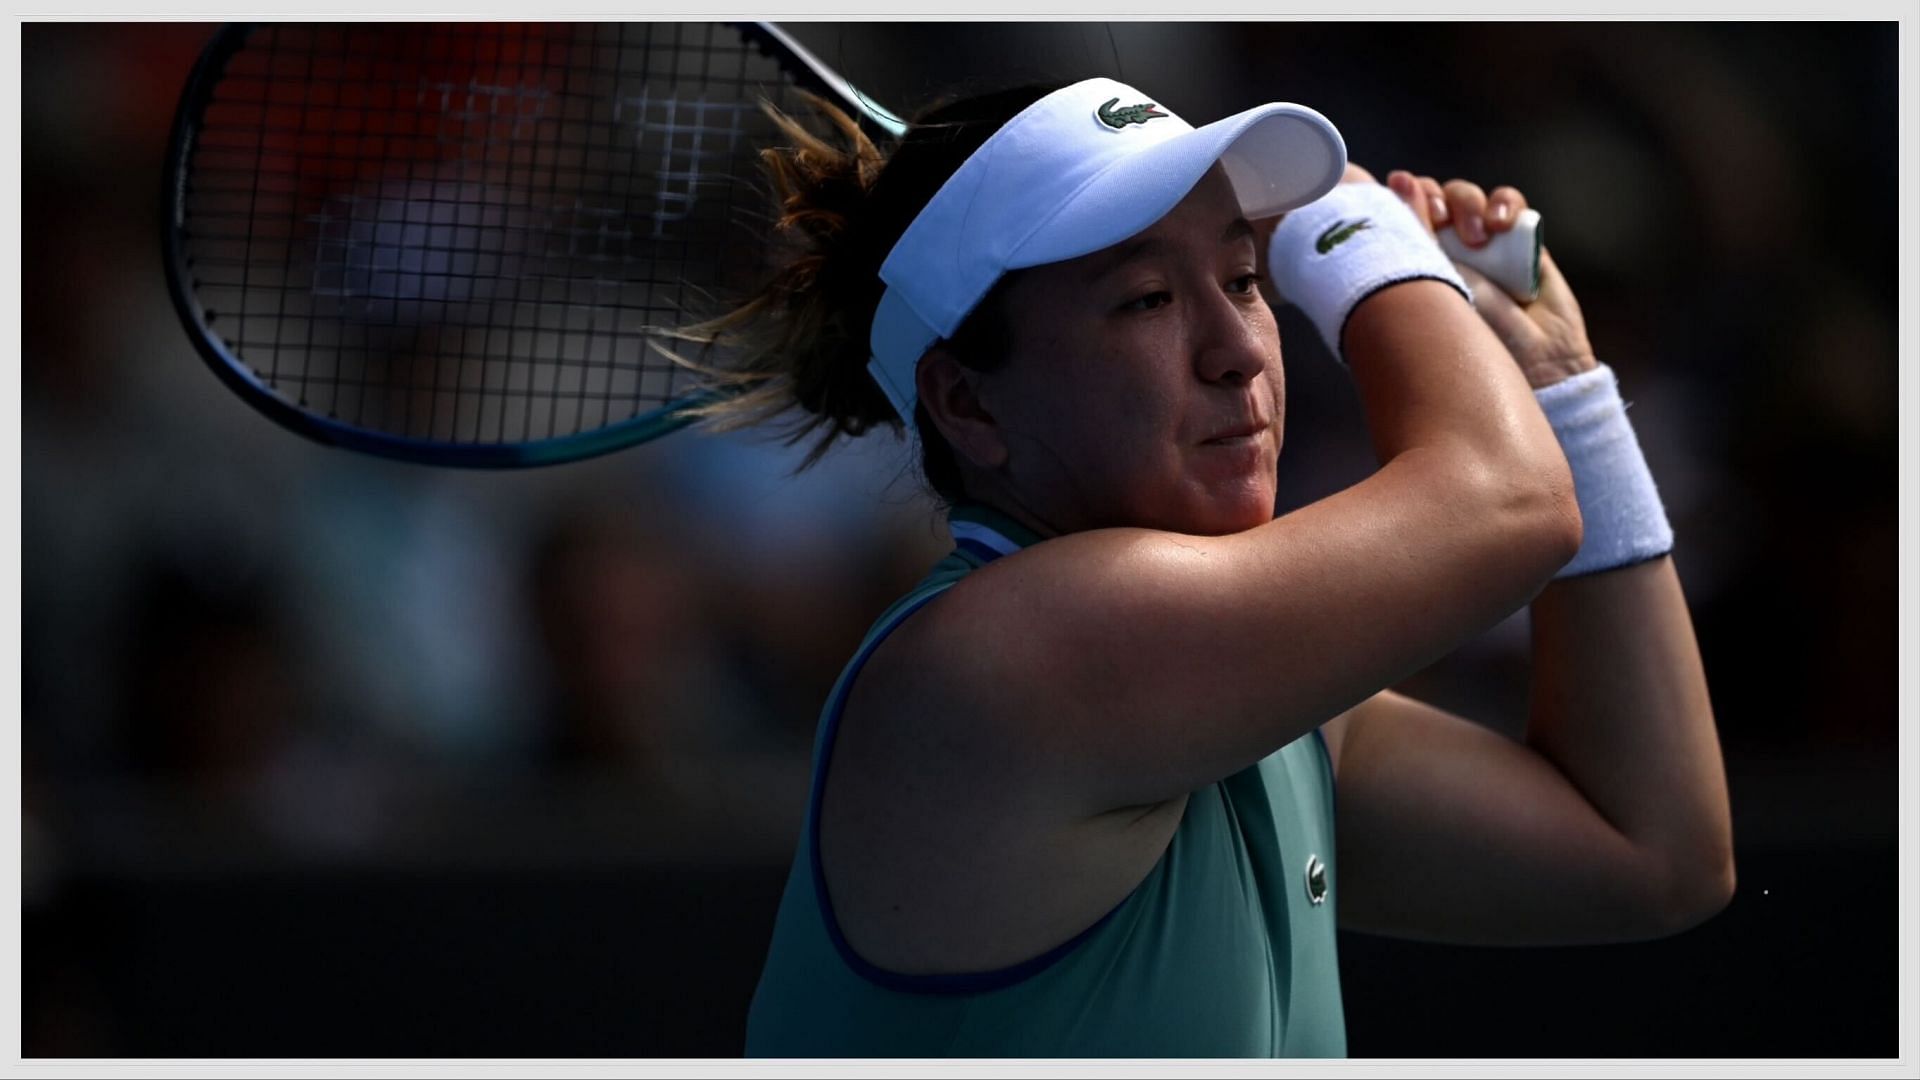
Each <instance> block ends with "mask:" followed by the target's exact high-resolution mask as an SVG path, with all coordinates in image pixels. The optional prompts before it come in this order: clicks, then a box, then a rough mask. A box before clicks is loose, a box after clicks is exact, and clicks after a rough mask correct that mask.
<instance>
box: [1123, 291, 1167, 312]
mask: <svg viewBox="0 0 1920 1080" xmlns="http://www.w3.org/2000/svg"><path fill="white" fill-rule="evenodd" d="M1172 302H1173V294H1172V293H1170V292H1168V291H1166V290H1165V289H1159V290H1156V291H1154V292H1150V293H1148V294H1146V295H1145V296H1142V297H1138V298H1136V299H1133V300H1129V301H1127V302H1126V303H1124V304H1122V305H1120V310H1122V311H1152V310H1153V309H1155V308H1157V307H1160V306H1162V305H1164V304H1170V303H1172Z"/></svg>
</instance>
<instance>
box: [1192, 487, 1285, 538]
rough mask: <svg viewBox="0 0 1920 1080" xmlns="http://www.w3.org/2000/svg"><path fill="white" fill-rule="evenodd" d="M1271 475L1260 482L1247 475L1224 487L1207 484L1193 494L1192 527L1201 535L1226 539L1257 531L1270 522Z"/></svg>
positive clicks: (1271, 504)
mask: <svg viewBox="0 0 1920 1080" xmlns="http://www.w3.org/2000/svg"><path fill="white" fill-rule="evenodd" d="M1274 486H1275V485H1274V481H1273V474H1272V473H1268V474H1267V477H1266V479H1265V480H1264V481H1263V480H1262V479H1261V478H1260V477H1257V476H1249V477H1244V478H1241V479H1239V480H1237V481H1235V482H1232V483H1228V484H1221V483H1214V484H1209V485H1207V486H1206V487H1205V488H1202V489H1200V490H1198V491H1196V493H1195V496H1196V498H1195V504H1196V505H1195V507H1194V513H1193V514H1192V521H1193V523H1194V527H1193V528H1191V529H1189V530H1187V531H1189V532H1193V533H1196V534H1198V535H1201V536H1227V535H1229V534H1232V533H1237V532H1245V531H1247V530H1248V529H1257V528H1259V527H1260V526H1262V525H1265V524H1266V523H1267V522H1269V521H1272V520H1273V504H1274V499H1275V492H1274Z"/></svg>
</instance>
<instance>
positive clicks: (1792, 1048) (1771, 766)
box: [21, 22, 1898, 1057]
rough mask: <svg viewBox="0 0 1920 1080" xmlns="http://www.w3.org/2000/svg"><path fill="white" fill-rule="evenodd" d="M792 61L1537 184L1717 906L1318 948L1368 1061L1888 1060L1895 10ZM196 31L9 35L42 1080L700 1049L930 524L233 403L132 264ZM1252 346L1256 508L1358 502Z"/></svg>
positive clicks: (102, 29)
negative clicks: (1714, 759) (460, 463)
mask: <svg viewBox="0 0 1920 1080" xmlns="http://www.w3.org/2000/svg"><path fill="white" fill-rule="evenodd" d="M789 29H791V30H793V31H794V32H795V33H796V35H797V36H798V37H800V38H801V39H802V40H803V41H804V42H805V43H807V44H808V45H810V46H811V47H812V48H813V49H814V50H815V51H816V52H818V53H819V54H820V55H821V56H822V57H824V58H825V59H826V60H827V61H828V62H829V63H832V64H834V65H836V66H838V67H839V68H840V70H842V72H843V73H845V74H846V75H847V76H848V77H849V78H850V79H851V80H852V81H853V82H855V83H856V84H857V85H859V86H861V87H862V88H864V89H866V90H867V91H869V92H870V93H872V94H873V95H875V96H876V97H878V98H879V99H881V100H882V101H885V102H887V103H889V104H890V105H892V106H893V107H894V108H895V109H896V111H902V112H905V111H910V110H912V109H913V108H915V107H917V106H918V105H920V104H923V103H925V102H926V101H927V100H929V99H930V98H931V97H933V96H934V95H935V94H936V93H938V92H939V91H940V90H942V89H944V88H945V87H947V86H949V85H951V84H956V83H966V84H969V85H973V86H979V87H986V86H991V85H994V84H999V83H1006V82H1011V81H1014V80H1024V79H1026V78H1031V77H1035V76H1058V77H1075V76H1083V75H1091V74H1117V75H1118V76H1119V77H1121V78H1122V79H1124V80H1126V81H1129V82H1131V83H1133V84H1134V85H1137V86H1139V87H1142V88H1143V89H1146V90H1148V91H1149V92H1151V93H1155V94H1161V95H1165V96H1164V97H1163V98H1162V99H1161V100H1162V101H1163V102H1165V103H1166V104H1167V105H1168V106H1170V107H1171V108H1172V109H1174V110H1175V111H1176V112H1178V113H1180V114H1181V115H1183V116H1185V117H1187V118H1188V119H1189V120H1192V121H1195V122H1204V121H1207V120H1211V119H1214V118H1217V117H1219V116H1221V115H1225V114H1226V113H1229V112H1232V111H1237V110H1238V109H1241V108H1244V107H1246V106H1249V105H1252V104H1256V103H1259V102H1262V101H1267V100H1293V101H1299V102H1302V103H1305V104H1309V105H1312V106H1313V107H1315V108H1317V109H1319V110H1320V111H1322V112H1324V113H1326V114H1327V115H1328V116H1330V117H1331V118H1333V120H1334V121H1335V122H1336V123H1337V124H1338V125H1339V126H1340V128H1341V130H1342V132H1343V133H1344V134H1345V135H1346V137H1347V139H1348V143H1349V147H1350V150H1351V153H1352V156H1353V158H1354V160H1356V161H1358V162H1360V163H1362V164H1364V165H1366V166H1368V167H1369V168H1371V169H1373V170H1374V171H1375V172H1376V173H1378V174H1380V175H1383V176H1384V175H1385V171H1386V170H1388V169H1391V168H1398V167H1406V168H1411V169H1413V170H1415V171H1418V172H1425V173H1430V174H1433V175H1435V176H1438V177H1441V178H1446V177H1451V176H1464V177H1469V178H1473V179H1477V180H1480V181H1482V182H1484V183H1486V184H1487V185H1488V186H1491V185H1493V184H1496V183H1512V184H1514V185H1516V186H1518V187H1520V188H1521V189H1522V190H1523V191H1525V192H1526V193H1527V195H1528V196H1529V197H1530V199H1531V201H1532V202H1533V204H1534V205H1535V206H1537V207H1540V208H1541V209H1542V210H1543V211H1544V213H1545V214H1546V216H1547V221H1548V230H1549V232H1548V243H1549V245H1550V247H1551V248H1552V249H1553V252H1554V255H1555V257H1556V258H1557V259H1558V260H1559V262H1560V263H1561V265H1562V267H1563V268H1564V269H1565V271H1566V273H1567V276H1568V278H1569V279H1570V280H1571V282H1572V283H1573V285H1574V288H1575V290H1576V292H1577V293H1578V295H1579V297H1580V299H1581V301H1582V303H1583V305H1584V307H1585V310H1586V313H1587V318H1588V322H1589V326H1590V329H1591V332H1592V337H1593V339H1594V341H1595V343H1596V346H1597V347H1598V349H1599V351H1600V355H1601V358H1602V359H1603V360H1605V361H1606V362H1608V363H1609V364H1611V365H1612V366H1613V367H1614V368H1615V370H1616V371H1618V372H1619V374H1620V378H1621V383H1622V386H1623V391H1624V393H1625V394H1626V396H1627V397H1628V398H1629V399H1630V400H1631V401H1632V402H1633V418H1634V422H1635V425H1636V427H1637V429H1638V431H1639V435H1640V439H1641V441H1642V443H1643V444H1644V446H1645V448H1646V452H1647V456H1648V458H1649V459H1650V461H1651V463H1652V467H1653V471H1654V474H1655V476H1656V477H1657V478H1658V480H1659V482H1660V486H1661V491H1662V494H1663V495H1664V497H1665V500H1666V503H1667V507H1668V511H1669V513H1670V515H1671V517H1672V520H1673V523H1674V527H1675V531H1676V533H1677V535H1678V544H1679V546H1678V550H1677V553H1676V561H1677V563H1678V565H1679V568H1680V572H1681V576H1682V578H1683V580H1684V581H1685V583H1686V588H1687V593H1688V597H1689V599H1690V602H1691V604H1692V609H1693V614H1694V618H1695V621H1696V625H1697V627H1698V630H1699V635H1700V640H1701V644H1702V647H1703V649H1704V652H1705V655H1706V662H1707V671H1708V675H1709V678H1710V680H1711V685H1712V691H1713V695H1714V703H1715V706H1716V710H1717V713H1718V716H1719V721H1720V730H1721V737H1722V739H1723V741H1724V744H1725V748H1726V753H1727V763H1728V768H1729V772H1730V779H1731V785H1732V794H1733V807H1734V818H1735V826H1736V830H1737V842H1738V852H1739V864H1740V891H1739V894H1738V896H1737V897H1736V898H1735V900H1734V901H1733V904H1732V906H1731V907H1730V908H1729V909H1728V910H1727V911H1726V912H1725V913H1724V914H1722V915H1721V916H1720V917H1719V918H1717V919H1715V920H1714V921H1712V922H1710V923H1708V924H1707V925H1705V926H1703V927H1701V928H1700V929H1697V930H1695V931H1693V932H1691V933H1688V934H1686V935H1683V936H1681V937H1678V938H1675V939H1672V940H1669V941H1664V942H1659V943H1654V944H1647V945H1635V946H1625V947H1608V948H1591V949H1539V950H1497V949H1460V948H1443V947H1438V946H1430V945H1414V944H1408V943H1403V942H1396V941H1389V940H1384V939H1378V938H1370V937H1365V936H1361V935H1353V934H1349V935H1345V936H1344V937H1343V939H1342V943H1341V946H1342V950H1343V951H1342V965H1343V976H1344V980H1345V986H1346V991H1347V995H1348V998H1347V1014H1348V1018H1349V1025H1350V1041H1351V1049H1352V1052H1353V1053H1354V1055H1356V1056H1384V1057H1437V1056H1468V1057H1507V1056H1526V1057H1558V1056H1575V1057H1614V1056H1631V1057H1683V1056H1708V1057H1860V1056H1873V1057H1890V1056H1894V1055H1896V1054H1897V1053H1898V1047H1897V1045H1896V1043H1897V1037H1898V1030H1897V1024H1896V1018H1895V1003H1896V1000H1897V987H1896V979H1897V969H1898V963H1897V953H1896V942H1897V934H1898V928H1897V925H1896V922H1897V914H1898V886H1897V883H1896V851H1895V843H1896V797H1897V761H1896V757H1895V750H1896V736H1895V717H1896V697H1895V695H1896V677H1897V668H1896V658H1895V641H1896V626H1895V617H1896V609H1895V604H1896V589H1895V586H1896V521H1895V507H1896V495H1895V477H1896V474H1895V457H1894V453H1895V428H1896V419H1895V418H1896V403H1895V391H1896V367H1895V296H1896V289H1897V287H1898V274H1897V266H1896V255H1897V252H1896V246H1897V238H1896V227H1895V222H1896V221H1897V207H1896V195H1897V178H1898V163H1897V161H1896V150H1897V145H1898V140H1897V130H1896V122H1897V114H1896V88H1897V57H1896V37H1895V34H1896V31H1895V24H1893V23H1890V22H1889V23H1862V22H1855V23H1844V24H1792V23H1779V22H1770V23H1754V24H1685V23H1658V24H1646V25H1636V24H1629V23H1608V24H1596V25H1580V24H1573V23H1552V24H1492V23H1445V24H1432V25H1406V24H1386V23H1378V22H1366V23H1346V24H1303V23H1260V24H1224V23H1210V24H1164V23H1116V24H1103V23H1073V24H1049V23H1018V24H1007V25H993V24H960V25H953V24H931V23H920V24H900V25H895V24H884V23H860V24H828V23H796V24H789ZM210 32H211V27H209V26H205V25H194V24H179V23H173V24H155V25H132V24H119V25H113V24H31V25H27V26H26V27H25V28H24V36H23V53H24V70H23V72H22V75H21V78H22V86H23V112H24V115H23V132H24V135H23V138H24V146H23V153H22V169H23V188H22V215H23V233H22V247H23V252H22V254H23V273H22V275H21V287H22V290H23V306H22V312H23V320H24V328H23V331H24V332H23V338H24V340H23V364H22V384H23V392H24V405H25V409H24V421H25V423H24V432H23V435H22V447H23V452H24V456H23V466H24V467H23V474H24V475H23V487H22V497H23V506H22V511H23V512H22V534H23V543H22V555H23V588H24V613H23V619H22V635H21V640H22V649H23V655H22V661H23V697H24V701H23V721H24V723H23V732H22V749H23V755H24V756H23V783H24V801H23V814H24V820H23V831H22V872H23V874H24V885H25V890H24V907H23V913H22V915H23V922H22V948H23V968H24V970H23V981H22V1002H23V1006H22V1007H23V1022H24V1040H25V1041H24V1050H25V1053H26V1054H27V1055H29V1056H41V1055H55V1056H57V1055H85V1056H92V1057H97V1056H113V1055H137V1056H167V1055H192V1056H206V1057H211V1056H225V1055H245V1056H251V1057H266V1056H342V1057H346V1056H351V1057H397V1056H419V1055H430V1056H496V1057H521V1056H542V1057H544V1056H574V1055H593V1056H612V1057H649V1056H681V1057H707V1056H715V1057H723V1056H728V1055H734V1054H738V1053H739V1052H740V1048H741V1045H742V1024H743V1022H744V1016H745V1008H746V1003H747V1001H748V998H749V996H750V995H751V993H752V988H753V984H754V981H755V979H756V978H757V976H758V970H759V963H760V959H761V955H762V952H763V950H764V947H765V945H766V942H767V939H768V936H769V934H770V931H771V925H772V917H773V912H774V907H775V904H776V902H777V899H778V894H779V889H780V887H781V884H782V882H783V880H784V876H785V873H786V869H787V862H788V859H789V857H790V855H791V845H792V843H793V840H794V837H795V836H796V834H797V829H798V826H799V820H800V814H801V812H802V806H803V800H804V797H805V790H806V765H807V760H806V759H807V752H808V745H809V741H810V739H811V736H812V730H813V725H814V723H815V720H816V717H817V712H818V709H819V705H820V702H821V700H822V699H823V697H824V695H825V693H826V690H827V688H828V687H829V685H830V684H831V682H832V680H833V679H834V677H835V675H836V674H837V672H838V669H839V666H840V664H841V663H842V662H844V660H845V659H846V657H847V656H848V655H849V653H850V652H851V650H852V648H853V646H854V645H855V644H856V643H857V642H858V640H859V638H860V636H861V634H862V633H863V631H864V629H865V627H866V625H867V623H868V622H869V621H870V620H871V619H872V618H873V617H875V616H876V615H877V614H878V613H879V611H880V610H881V609H882V608H883V607H884V606H885V605H886V604H887V603H888V602H889V601H890V600H891V599H892V598H893V597H894V596H895V595H897V594H898V593H899V592H900V591H902V590H903V589H904V588H906V587H907V586H908V585H910V584H911V583H912V582H913V581H914V580H915V579H917V578H918V576H919V575H920V574H921V573H922V572H923V570H924V569H925V568H926V566H927V565H928V564H929V563H930V562H931V561H932V560H933V559H935V558H937V557H938V556H939V554H941V553H942V552H943V550H944V542H945V534H944V528H943V526H942V523H941V520H940V518H939V517H938V516H937V514H936V513H935V511H934V510H933V508H932V507H931V504H930V503H929V502H927V501H926V499H925V497H924V496H923V495H922V494H921V493H920V491H919V488H918V485H917V481H916V478H915V476H914V474H913V472H912V469H911V465H910V463H909V461H908V459H907V457H906V454H905V451H904V449H903V448H902V447H901V446H900V445H899V444H897V443H894V442H892V441H890V440H889V439H887V438H886V437H885V436H882V437H879V438H877V439H873V440H869V441H868V444H864V445H855V446H853V447H850V448H848V449H846V450H845V451H842V452H838V453H836V454H834V455H832V456H830V457H829V458H828V459H827V461H826V462H825V464H824V465H822V466H821V467H820V468H819V469H817V470H816V471H814V472H811V473H808V474H806V475H804V476H802V477H799V478H797V479H794V478H789V477H788V476H787V473H788V471H789V470H790V469H791V468H792V466H793V465H794V464H795V462H796V460H797V458H796V455H795V454H794V453H793V452H791V451H787V450H784V449H783V448H781V447H780V446H778V445H777V444H769V443H767V442H765V441H764V440H755V439H749V438H741V437H728V438H724V439H716V438H712V437H704V436H699V435H691V434H689V435H680V436H676V437H674V438H672V439H669V440H665V441H663V442H661V443H658V444H654V445H650V446H645V447H642V448H639V449H636V450H632V451H629V452H626V453H623V454H619V455H616V456H614V457H611V458H607V459H603V460H599V461H594V462H588V463H583V464H579V465H570V466H564V467H559V468H551V469H545V470H536V471H532V472H524V473H517V474H507V475H501V474H474V473H462V472H455V471H449V470H434V469H426V468H420V467H416V466H406V465H399V464H392V463H387V462H383V461H376V460H370V459H366V458H361V457H355V456H352V455H349V454H347V453H344V452H340V451H334V450H328V449H323V448H321V447H318V446H315V445H311V444H308V443H306V442H304V441H302V440H300V439H298V438H296V437H294V436H292V435H289V434H287V433H286V432H284V431H282V430H280V429H278V428H275V427H273V426H272V425H271V424H270V423H269V422H267V421H266V420H264V419H262V418H260V417H258V416H257V415H255V414H253V413H252V412H251V411H249V410H248V409H247V408H246V407H245V406H243V405H241V404H240V403H239V402H238V401H237V400H236V399H234V398H233V397H231V396H230V395H229V394H228V393H227V391H226V390H224V389H223V388H222V387H221V385H220V384H219V383H218V382H217V381H216V380H215V379H214V377H213V376H212V375H211V374H210V373H209V372H207V371H206V370H205V369H204V367H203V365H202V363H201V361H200V360H199V358H198V356H197V355H196V354H195V352H194V351H193V349H192V347H191V346H190V345H189V344H188V343H187V339H186V338H185V336H184V335H183V333H182V331H181V330H180V327H179V324H178V322H177V320H176V318H175V316H174V314H173V312H172V309H171V307H170V305H169V302H168V300H167V295H166V288H165V284H164V279H163V276H162V270H161V263H160V257H159V252H158V249H157V236H158V220H159V193H160V189H161V181H160V162H161V155H162V151H163V149H164V144H165V139H166V133H167V128H168V124H169V122H170V120H171V114H172V109H173V105H174V102H175V100H176V98H177V95H178V93H179V91H180V89H181V87H182V84H183V82H184V79H185V77H186V74H187V71H188V68H189V67H190V65H191V64H192V61H193V59H194V57H195V55H196V53H197V51H198V49H199V47H200V46H201V44H202V43H203V42H204V41H205V40H206V39H207V38H208V36H209V34H210ZM1282 334H1283V338H1284V340H1285V341H1286V343H1287V361H1288V365H1287V367H1288V380H1289V386H1290V402H1289V404H1290V410H1289V416H1288V429H1289V430H1288V437H1287V443H1286V451H1285V453H1284V454H1283V456H1282V460H1281V466H1280V467H1281V491H1282V502H1283V505H1284V506H1285V507H1288V508H1290V507H1293V506H1297V505H1300V504H1301V503H1304V502H1307V501H1310V500H1312V499H1316V498H1319V497H1321V496H1324V495H1326V494H1329V493H1331V492H1333V491H1336V490H1338V489H1340V488H1342V487H1344V486H1346V485H1348V484H1351V483H1353V482H1355V481H1357V480H1358V479H1360V478H1361V477H1363V476H1365V475H1366V473H1367V472H1368V470H1369V469H1370V468H1371V467H1372V465H1373V462H1372V459H1371V457H1370V455H1369V451H1368V448H1367V443H1366V440H1365V435H1364V430H1363V427H1362V425H1361V419H1360V413H1359V410H1358V405H1357V399H1356V398H1355V396H1354V394H1353V392H1352V390H1351V389H1350V387H1349V386H1348V384H1347V382H1346V379H1345V376H1344V375H1343V374H1342V373H1341V371H1340V370H1339V369H1338V368H1336V367H1335V366H1334V365H1333V364H1332V363H1331V361H1329V359H1328V358H1327V357H1326V355H1325V354H1324V352H1323V351H1322V350H1321V349H1320V348H1319V347H1318V343H1317V342H1316V341H1314V340H1313V335H1312V333H1311V330H1310V328H1308V327H1307V326H1306V324H1305V323H1304V322H1303V321H1302V320H1300V319H1299V318H1298V317H1297V316H1296V315H1295V314H1294V313H1292V312H1283V313H1282ZM1527 667H1528V664H1527V655H1526V632H1525V622H1524V616H1516V617H1515V618H1514V619H1512V620H1509V621H1508V622H1507V623H1506V624H1503V625H1502V626H1501V627H1499V628H1497V629H1496V630H1495V631H1493V632H1491V633H1489V634H1488V635H1486V636H1485V637H1484V638H1482V639H1481V640H1478V641H1476V642H1474V643H1472V644H1471V645H1469V646H1468V647H1466V648H1463V649H1462V650H1460V652H1459V653H1457V654H1456V655H1454V656H1452V657H1450V658H1448V659H1447V660H1446V661H1444V662H1443V663H1441V664H1440V665H1437V666H1436V667H1435V668H1433V669H1432V670H1430V671H1428V672H1425V673H1423V674H1422V675H1420V676H1419V677H1417V678H1416V679H1413V680H1411V681H1410V682H1409V683H1407V684H1406V685H1404V686H1403V687H1401V688H1402V689H1403V690H1406V691H1407V692H1409V693H1413V694H1416V695H1418V696H1423V697H1426V698H1428V699H1430V700H1433V701H1435V702H1436V703H1439V704H1441V705H1444V706H1446V707H1448V708H1452V709H1454V710H1456V711H1458V712H1461V713H1463V714H1465V715H1467V716H1470V717H1473V718H1475V719H1478V720H1481V721H1484V722H1486V723H1488V724H1490V725H1492V726H1495V727H1498V728H1502V729H1504V730H1509V731H1517V730H1518V729H1519V726H1520V724H1521V722H1522V718H1523V713H1524V708H1525V688H1526V678H1527Z"/></svg>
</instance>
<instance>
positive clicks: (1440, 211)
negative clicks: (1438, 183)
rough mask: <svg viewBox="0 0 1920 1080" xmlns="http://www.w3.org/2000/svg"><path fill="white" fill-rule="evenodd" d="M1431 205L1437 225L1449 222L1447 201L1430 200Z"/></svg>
mask: <svg viewBox="0 0 1920 1080" xmlns="http://www.w3.org/2000/svg"><path fill="white" fill-rule="evenodd" d="M1430 204H1431V205H1432V207H1433V220H1434V221H1435V222H1436V223H1438V222H1442V221H1445V220H1447V200H1445V199H1433V200H1430Z"/></svg>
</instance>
